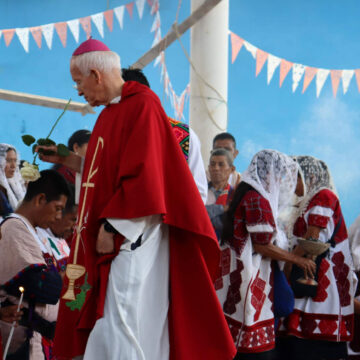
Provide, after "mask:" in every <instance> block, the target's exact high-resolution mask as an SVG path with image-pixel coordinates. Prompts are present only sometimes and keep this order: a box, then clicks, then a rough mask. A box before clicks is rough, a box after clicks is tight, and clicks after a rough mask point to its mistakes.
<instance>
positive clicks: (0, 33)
mask: <svg viewBox="0 0 360 360" xmlns="http://www.w3.org/2000/svg"><path fill="white" fill-rule="evenodd" d="M1 35H2V31H1V30H0V39H1Z"/></svg>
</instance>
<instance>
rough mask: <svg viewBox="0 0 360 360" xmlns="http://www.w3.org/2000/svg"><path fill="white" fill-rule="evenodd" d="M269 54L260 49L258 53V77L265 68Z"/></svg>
mask: <svg viewBox="0 0 360 360" xmlns="http://www.w3.org/2000/svg"><path fill="white" fill-rule="evenodd" d="M268 55H269V53H267V52H265V51H263V50H260V49H258V50H257V52H256V76H258V75H259V73H260V71H261V69H262V68H263V66H264V64H265V61H266V59H267V58H268Z"/></svg>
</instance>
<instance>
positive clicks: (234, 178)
mask: <svg viewBox="0 0 360 360" xmlns="http://www.w3.org/2000/svg"><path fill="white" fill-rule="evenodd" d="M240 178H241V174H240V173H239V172H238V171H236V170H234V171H233V172H232V173H231V174H230V176H229V180H228V183H229V185H230V186H231V187H232V188H233V189H234V190H235V189H236V187H237V185H239V179H240Z"/></svg>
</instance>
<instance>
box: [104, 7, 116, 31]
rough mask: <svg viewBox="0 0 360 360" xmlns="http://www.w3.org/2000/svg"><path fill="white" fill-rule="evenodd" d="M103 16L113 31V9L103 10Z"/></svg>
mask: <svg viewBox="0 0 360 360" xmlns="http://www.w3.org/2000/svg"><path fill="white" fill-rule="evenodd" d="M104 18H105V21H106V24H107V26H108V28H109V30H110V31H113V21H114V10H107V11H104Z"/></svg>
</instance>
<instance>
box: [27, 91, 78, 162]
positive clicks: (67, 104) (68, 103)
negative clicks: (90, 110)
mask: <svg viewBox="0 0 360 360" xmlns="http://www.w3.org/2000/svg"><path fill="white" fill-rule="evenodd" d="M70 102H71V98H70V99H69V101H68V102H67V103H66V105H65V107H64V110H63V112H62V113H61V114H60V116H59V117H58V118H57V119H56V121H55V123H54V125H53V126H52V128H51V130H50V132H49V135H48V136H47V137H46V138H45V139H48V138H49V137H50V136H51V134H52V132H53V131H54V129H55V127H56V125H57V124H58V122H59V120H60V119H61V118H62V116H63V115H64V114H65V112H66V110H67V108H68V107H69V105H70ZM38 155H39V153H38V152H37V153H36V154H35V156H34V160H33V165H36V163H35V161H36V158H37V156H38Z"/></svg>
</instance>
